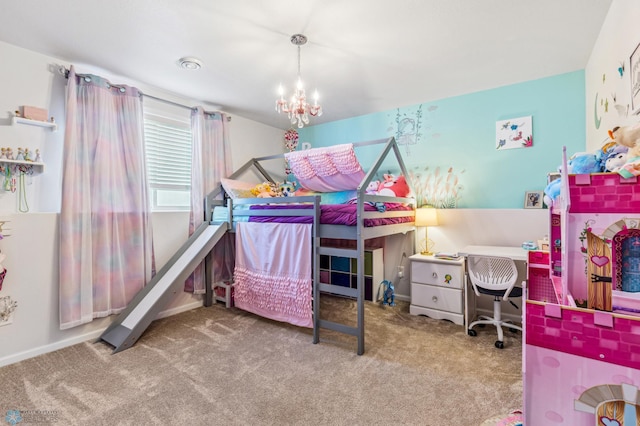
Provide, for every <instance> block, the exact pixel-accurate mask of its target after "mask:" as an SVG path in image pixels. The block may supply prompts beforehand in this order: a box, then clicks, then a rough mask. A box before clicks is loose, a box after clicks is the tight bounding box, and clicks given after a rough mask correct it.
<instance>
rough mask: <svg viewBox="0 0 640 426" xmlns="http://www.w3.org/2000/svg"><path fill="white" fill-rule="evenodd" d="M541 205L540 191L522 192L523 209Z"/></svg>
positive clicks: (535, 207) (539, 207)
mask: <svg viewBox="0 0 640 426" xmlns="http://www.w3.org/2000/svg"><path fill="white" fill-rule="evenodd" d="M542 205H543V195H542V191H526V192H525V193H524V208H525V209H541V208H542Z"/></svg>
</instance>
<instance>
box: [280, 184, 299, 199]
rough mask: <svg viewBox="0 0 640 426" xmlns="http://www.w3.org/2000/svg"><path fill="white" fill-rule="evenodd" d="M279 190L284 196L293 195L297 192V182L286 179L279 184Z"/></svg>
mask: <svg viewBox="0 0 640 426" xmlns="http://www.w3.org/2000/svg"><path fill="white" fill-rule="evenodd" d="M278 191H279V192H280V194H281V196H282V197H293V196H294V195H295V192H296V183H295V182H288V181H286V180H285V181H284V182H282V183H281V184H280V185H278Z"/></svg>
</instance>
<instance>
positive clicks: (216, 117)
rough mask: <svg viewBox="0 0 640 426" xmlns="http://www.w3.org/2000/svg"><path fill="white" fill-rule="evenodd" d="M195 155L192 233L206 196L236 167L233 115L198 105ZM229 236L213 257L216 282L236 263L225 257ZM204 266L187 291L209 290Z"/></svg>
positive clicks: (194, 117) (227, 277)
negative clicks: (231, 127)
mask: <svg viewBox="0 0 640 426" xmlns="http://www.w3.org/2000/svg"><path fill="white" fill-rule="evenodd" d="M191 133H192V141H193V148H192V150H193V151H192V152H193V154H192V156H191V214H190V215H189V235H191V234H193V232H194V231H195V230H196V229H197V228H198V226H200V224H202V222H204V198H205V196H206V195H207V194H209V193H210V192H211V191H213V190H214V189H215V188H217V187H218V186H219V185H220V181H221V180H222V178H224V177H227V176H229V175H230V174H231V173H232V172H233V170H232V164H231V147H230V145H229V118H228V116H227V115H226V114H224V113H220V112H207V111H205V110H204V109H203V108H202V107H198V108H196V109H194V110H193V112H192V113H191ZM229 244H233V241H231V240H230V239H229V238H225V239H223V241H221V242H219V243H218V244H216V246H215V247H214V249H213V258H214V260H215V261H216V266H217V267H214V269H213V273H214V275H213V280H214V282H217V281H222V280H230V279H231V275H232V273H233V269H232V268H233V266H229V265H227V264H226V263H225V262H224V261H222V260H223V259H229V257H228V256H224V251H225V249H226V250H227V251H229V249H231V252H233V251H232V248H233V247H229ZM204 279H205V277H204V270H203V269H202V264H201V265H198V267H196V269H195V270H194V272H193V274H191V275H190V276H189V278H188V279H187V281H186V282H185V286H184V291H187V292H190V293H195V294H202V293H204V292H205V282H204Z"/></svg>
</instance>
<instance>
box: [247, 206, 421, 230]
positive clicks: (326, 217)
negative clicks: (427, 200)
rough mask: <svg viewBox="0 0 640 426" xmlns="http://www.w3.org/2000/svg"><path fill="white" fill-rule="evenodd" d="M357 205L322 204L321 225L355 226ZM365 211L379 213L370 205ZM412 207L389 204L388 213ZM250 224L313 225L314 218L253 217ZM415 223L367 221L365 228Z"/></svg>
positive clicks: (402, 219) (399, 219) (406, 219)
mask: <svg viewBox="0 0 640 426" xmlns="http://www.w3.org/2000/svg"><path fill="white" fill-rule="evenodd" d="M294 208H295V209H311V208H313V206H312V205H310V204H300V205H295V206H294V205H291V204H288V205H283V204H280V205H278V204H275V205H270V204H256V205H252V206H251V209H252V210H281V209H294ZM357 209H358V206H357V205H356V204H322V205H320V223H323V224H331V225H347V226H355V225H356V221H357ZM364 209H365V211H372V212H373V211H378V209H377V208H376V207H374V206H372V205H370V204H365V205H364ZM411 210H413V209H412V208H411V207H410V206H405V205H402V204H398V203H387V204H386V211H411ZM249 222H280V223H312V222H313V218H312V217H310V216H280V217H278V216H251V217H250V218H249ZM406 222H413V217H411V216H409V217H390V218H376V219H365V220H364V226H379V225H392V224H396V223H406Z"/></svg>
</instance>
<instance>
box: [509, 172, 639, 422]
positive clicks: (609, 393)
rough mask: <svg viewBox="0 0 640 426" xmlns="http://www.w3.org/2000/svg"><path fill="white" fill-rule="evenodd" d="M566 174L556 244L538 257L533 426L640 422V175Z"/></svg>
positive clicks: (533, 264)
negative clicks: (628, 177) (629, 176)
mask: <svg viewBox="0 0 640 426" xmlns="http://www.w3.org/2000/svg"><path fill="white" fill-rule="evenodd" d="M565 164H566V162H565ZM565 169H566V167H565ZM560 179H562V184H561V192H560V196H559V198H558V199H557V200H556V202H555V203H554V205H553V208H551V209H550V210H549V212H550V231H549V232H550V237H551V238H550V244H549V246H550V247H549V251H548V252H546V251H545V252H541V251H534V252H530V254H529V284H528V296H527V300H526V303H525V315H524V323H525V324H524V325H525V327H524V328H525V336H524V339H523V340H524V346H525V347H524V352H523V360H522V365H523V376H524V379H523V380H524V416H525V424H526V425H531V426H553V425H566V426H581V425H585V426H586V425H589V426H593V425H602V426H623V425H624V426H631V425H633V426H635V425H640V392H639V388H640V182H638V178H637V177H632V178H630V179H625V178H623V177H622V176H620V175H619V174H618V173H596V174H580V175H566V174H565V173H563V174H562V176H561V177H560Z"/></svg>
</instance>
